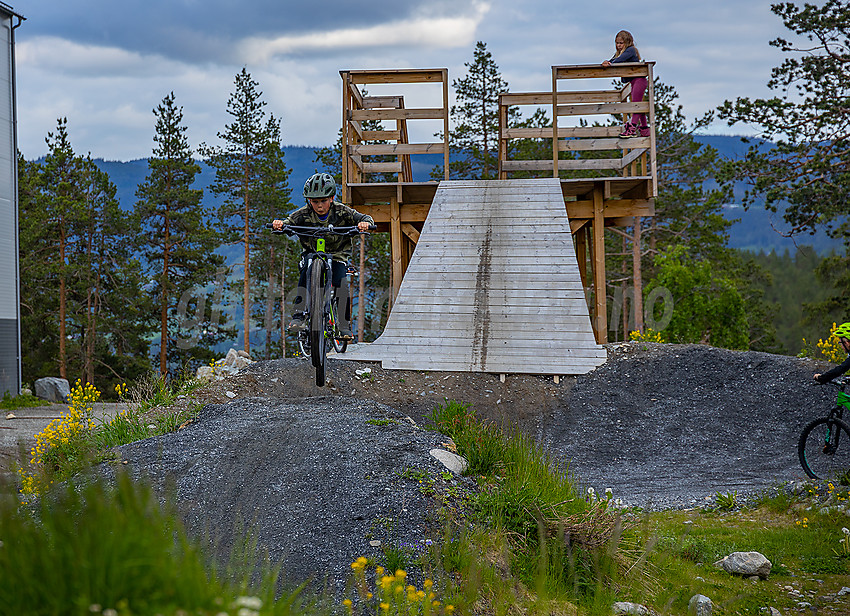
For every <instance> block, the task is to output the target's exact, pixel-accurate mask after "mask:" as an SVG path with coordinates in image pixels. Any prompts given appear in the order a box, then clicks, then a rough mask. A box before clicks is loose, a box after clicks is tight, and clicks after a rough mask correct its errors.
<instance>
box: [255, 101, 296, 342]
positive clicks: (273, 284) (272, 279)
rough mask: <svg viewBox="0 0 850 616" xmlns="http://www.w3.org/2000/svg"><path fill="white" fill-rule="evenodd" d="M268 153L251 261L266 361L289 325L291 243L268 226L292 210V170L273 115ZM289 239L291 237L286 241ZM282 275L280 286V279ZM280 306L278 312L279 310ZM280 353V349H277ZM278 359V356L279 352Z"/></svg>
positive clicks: (261, 165) (261, 171)
mask: <svg viewBox="0 0 850 616" xmlns="http://www.w3.org/2000/svg"><path fill="white" fill-rule="evenodd" d="M264 133H265V138H266V141H265V151H264V152H263V153H262V156H261V157H260V158H259V160H258V164H257V187H256V196H255V202H254V216H253V218H252V221H251V222H252V224H251V237H252V240H251V262H252V264H253V270H254V271H255V272H256V274H255V276H254V290H255V293H254V297H253V298H252V305H255V306H257V308H258V310H257V311H256V313H257V314H256V316H257V317H259V318H261V320H262V323H263V325H264V329H265V350H264V357H265V359H271V358H272V357H273V347H272V338H273V331H274V330H275V329H277V330H278V331H281V332H282V331H283V327H285V323H283V321H284V320H285V319H284V316H283V315H284V309H283V297H285V295H284V294H283V293H279V292H278V291H279V289H285V284H286V264H287V260H290V261H291V260H292V259H291V258H290V259H288V257H289V252H290V251H289V246H290V244H291V241H281V236H275V235H272V234H271V233H270V232H269V230H268V229H267V228H266V224H267V223H269V222H271V221H272V220H274V219H276V218H282V217H283V213H284V212H286V211H287V210H289V209H291V207H292V204H291V202H290V189H289V175H290V170H289V169H288V168H287V167H286V164H285V162H284V151H283V146H282V145H281V137H280V120H278V119H277V118H275V117H274V115H273V114H272V115H270V116H269V119H268V122H266V126H265V130H264ZM286 239H287V240H288V239H289V238H286ZM279 273H280V287H279V289H278V285H277V280H278V274H279ZM276 306H277V307H278V309H277V310H275V307H276ZM275 315H278V323H277V325H278V327H277V328H275ZM280 349H281V355H280V356H281V357H285V354H286V351H285V345H281V347H280ZM275 350H276V349H275ZM274 356H277V355H276V353H275V355H274Z"/></svg>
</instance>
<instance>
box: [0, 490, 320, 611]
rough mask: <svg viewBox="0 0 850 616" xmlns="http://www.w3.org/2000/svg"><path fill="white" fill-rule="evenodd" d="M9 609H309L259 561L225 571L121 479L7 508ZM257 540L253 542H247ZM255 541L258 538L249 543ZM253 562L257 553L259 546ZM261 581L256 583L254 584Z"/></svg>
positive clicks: (0, 567) (1, 591) (3, 591)
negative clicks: (282, 587) (254, 581)
mask: <svg viewBox="0 0 850 616" xmlns="http://www.w3.org/2000/svg"><path fill="white" fill-rule="evenodd" d="M0 529H2V543H0V580H3V582H0V605H2V606H3V612H4V613H7V614H30V615H33V616H39V615H42V614H44V615H47V614H91V613H95V614H115V615H116V616H117V615H122V616H129V615H131V614H163V615H171V614H181V613H182V614H188V613H191V614H210V615H212V614H222V613H225V614H227V613H229V614H237V613H240V614H248V613H249V612H242V611H240V610H241V609H242V608H246V607H253V608H256V609H254V610H253V611H252V612H250V613H252V614H259V613H262V614H300V613H310V614H317V613H320V612H319V611H318V610H317V608H316V606H315V605H314V606H312V607H310V610H309V612H308V611H306V610H307V608H306V607H304V602H302V600H301V598H300V596H299V593H300V591H299V590H298V589H296V590H290V591H287V592H284V593H282V594H280V595H279V596H278V597H277V598H276V594H277V593H278V592H279V588H278V585H279V579H278V572H277V570H276V569H274V568H273V567H270V566H268V565H264V566H262V568H261V571H260V572H259V573H260V575H259V576H257V575H256V571H255V568H256V566H257V565H256V563H251V564H247V561H245V560H244V559H239V558H237V559H236V560H234V562H235V563H237V564H238V563H240V562H241V563H243V564H245V565H246V566H244V567H243V568H242V569H241V570H240V569H238V568H237V569H234V568H231V569H229V570H226V571H219V570H217V568H216V566H215V565H214V564H211V563H212V562H213V561H212V559H211V558H209V557H208V555H207V554H205V553H204V550H202V549H201V548H200V547H198V546H197V545H196V544H194V543H193V542H192V541H190V539H189V538H187V535H186V533H185V531H184V529H183V527H182V525H181V523H180V522H179V518H178V516H177V514H176V512H175V511H173V510H171V509H169V508H163V507H162V506H161V505H160V504H159V500H158V498H157V497H156V495H155V494H154V493H153V491H152V490H151V489H150V488H149V487H147V486H145V485H142V484H139V483H135V482H133V481H132V480H131V479H130V478H129V477H128V476H125V475H119V476H118V477H117V479H116V481H115V484H114V485H107V484H106V483H104V482H102V481H90V482H88V483H85V484H81V485H74V484H72V483H70V482H69V483H67V484H65V485H63V486H60V487H57V488H55V489H53V490H52V491H51V492H50V494H49V495H47V496H45V497H44V498H42V499H41V500H40V501H39V503H38V505H37V506H35V507H18V506H16V504H15V503H14V500H13V499H3V500H2V502H0ZM246 541H248V540H246ZM246 545H250V542H248V543H246ZM250 560H256V551H255V550H250ZM254 578H257V579H260V580H261V581H260V582H259V583H258V584H256V585H251V583H250V580H251V579H254Z"/></svg>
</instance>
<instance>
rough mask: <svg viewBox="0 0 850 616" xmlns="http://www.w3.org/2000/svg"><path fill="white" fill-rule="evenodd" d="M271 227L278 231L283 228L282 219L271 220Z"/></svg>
mask: <svg viewBox="0 0 850 616" xmlns="http://www.w3.org/2000/svg"><path fill="white" fill-rule="evenodd" d="M272 229H274V230H275V231H280V230H281V229H283V221H282V220H273V221H272Z"/></svg>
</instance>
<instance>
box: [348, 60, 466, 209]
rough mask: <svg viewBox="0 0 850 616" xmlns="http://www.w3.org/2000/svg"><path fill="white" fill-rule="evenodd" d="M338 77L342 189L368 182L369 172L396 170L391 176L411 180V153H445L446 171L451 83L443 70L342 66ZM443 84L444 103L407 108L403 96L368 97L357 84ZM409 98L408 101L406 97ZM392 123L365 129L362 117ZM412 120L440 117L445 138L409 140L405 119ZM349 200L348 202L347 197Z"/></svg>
mask: <svg viewBox="0 0 850 616" xmlns="http://www.w3.org/2000/svg"><path fill="white" fill-rule="evenodd" d="M340 76H341V77H342V82H343V89H342V143H343V157H342V188H343V194H342V198H343V200H344V201H345V200H347V199H348V194H347V193H348V188H347V187H348V185H349V184H354V183H361V182H366V181H368V180H369V179H370V178H369V175H370V174H376V173H381V174H387V173H389V174H395V176H396V177H395V180H396V181H397V182H399V183H401V182H412V181H413V172H412V164H411V158H410V157H411V156H412V155H417V154H435V153H442V154H443V163H444V167H445V177H446V179H448V173H449V143H448V139H447V135H448V134H449V102H448V98H449V90H448V89H449V83H448V70H447V69H444V68H442V69H396V70H362V71H340ZM415 83H436V84H442V86H443V92H442V106H440V107H430V108H428V107H420V108H407V107H405V100H404V97H403V96H397V95H393V96H368V95H364V94H363V92H362V91H361V89H360V87H359V86H363V85H370V84H415ZM408 102H409V101H408ZM369 120H378V121H380V122H382V127H383V123H384V122H390V123H392V122H394V123H395V124H394V126H392V127H391V128H389V129H384V130H366V129H365V128H364V122H366V121H369ZM413 120H442V121H443V129H442V134H443V140H442V141H437V142H430V143H410V139H409V134H408V123H409V122H410V121H413ZM346 202H347V201H346Z"/></svg>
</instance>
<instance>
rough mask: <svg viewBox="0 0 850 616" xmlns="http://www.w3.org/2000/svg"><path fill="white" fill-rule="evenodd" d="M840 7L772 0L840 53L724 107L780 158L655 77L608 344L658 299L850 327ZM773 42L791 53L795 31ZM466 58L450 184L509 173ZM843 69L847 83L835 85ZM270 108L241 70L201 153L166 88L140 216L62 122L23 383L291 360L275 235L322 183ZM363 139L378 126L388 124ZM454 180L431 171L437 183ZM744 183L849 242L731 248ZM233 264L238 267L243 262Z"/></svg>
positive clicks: (646, 316)
mask: <svg viewBox="0 0 850 616" xmlns="http://www.w3.org/2000/svg"><path fill="white" fill-rule="evenodd" d="M840 8H841V4H840V2H834V1H828V2H827V3H826V4H825V5H824V7H822V8H821V9H820V10H819V11H812V10H805V11H803V10H800V9H798V8H797V7H795V6H794V5H793V4H785V5H776V6H775V7H774V9H773V10H774V11H775V12H776V13H777V14H778V15H779V16H780V17H781V18H782V19H783V20H784V22H785V25H786V27H787V28H788V29H789V30H790V31H792V32H796V33H798V34H801V35H803V36H808V35H811V36H813V37H815V40H817V41H827V43H824V44H822V45H821V46H820V47H816V48H814V49H810V50H809V51H808V55H803V56H802V57H800V56H799V54H798V55H794V56H793V58H794V59H792V60H789V61H787V62H786V63H784V64H783V65H782V66H780V67H778V68H777V69H775V70H774V77H773V79H772V80H771V82H770V83H769V84H768V85H769V87H770V88H771V89H773V90H775V93H776V96H775V97H774V98H772V99H766V100H762V99H755V100H750V99H744V98H739V99H737V100H736V101H725V102H719V106H718V111H717V113H718V114H719V116H720V117H721V118H722V119H725V120H727V121H728V122H729V123H730V125H734V124H736V123H738V122H746V123H748V124H749V125H750V126H758V127H760V128H761V130H762V134H761V137H763V138H764V139H766V140H768V141H771V142H772V144H773V147H771V148H769V149H768V148H765V147H764V146H763V143H764V142H763V141H762V140H759V141H757V142H754V143H753V144H752V147H751V148H750V150H749V152H748V153H747V154H746V155H745V156H744V157H741V158H738V159H736V160H727V159H724V158H723V157H721V156H720V155H719V154H718V152H717V151H716V150H715V149H714V148H712V147H709V146H707V145H704V144H701V143H699V142H698V141H697V140H696V139H695V137H694V135H695V134H696V133H697V132H698V131H700V130H701V129H704V128H705V127H706V126H708V125H709V124H710V123H711V122H712V121H713V119H714V117H715V114H714V113H711V112H710V113H707V114H705V115H704V116H703V117H701V118H698V119H694V120H689V119H688V118H686V117H685V116H684V114H683V111H682V107H681V105H679V104H678V93H677V92H676V90H675V88H674V87H673V86H671V85H669V84H665V83H663V82H661V81H659V80H658V79H656V81H655V84H654V92H655V119H656V127H655V128H656V152H657V160H656V166H657V173H658V197H657V199H656V203H655V216H653V217H647V218H636V219H635V221H634V224H633V226H631V227H611V228H609V229H606V240H605V241H606V254H607V260H606V265H607V268H608V271H607V279H608V286H607V289H606V296H607V299H608V307H609V332H608V337H609V340H612V341H616V340H623V339H626V338H627V337H628V333H629V332H630V331H632V330H634V329H638V330H642V329H645V328H646V327H647V323H648V322H651V323H653V324H654V323H657V322H660V321H661V320H662V319H661V318H660V316H659V315H656V314H654V312H653V311H654V310H660V309H663V308H664V307H663V306H661V307H659V306H658V304H653V303H650V304H647V305H645V307H644V308H643V309H642V308H641V306H642V304H644V302H642V301H636V300H642V299H644V298H647V297H652V294H653V293H654V292H655V294H656V295H657V294H658V292H660V291H662V290H663V292H664V293H666V294H668V295H669V297H671V298H672V300H673V303H672V305H673V310H672V313H671V314H670V315H669V319H663V321H664V328H663V331H662V332H660V333H661V335H662V336H663V338H664V339H665V340H667V341H669V342H705V343H709V344H712V345H715V346H721V347H726V348H732V349H753V350H763V351H769V352H778V353H791V354H796V353H798V352H800V351H801V350H802V345H803V341H802V339H803V338H806V339H807V340H808V341H810V342H811V341H812V340H813V339H814V341H816V339H817V337H825V335H826V334H827V333H828V331H829V330H828V327H829V325H830V324H831V323H832V322H833V321H842V320H850V301H848V300H850V297H849V296H850V260H849V259H848V256H847V255H848V252H847V250H846V247H847V246H848V244H850V228H848V227H850V225H848V215H847V211H848V209H847V206H846V204H847V202H848V201H847V191H848V187H850V177H849V176H848V172H847V171H846V169H848V168H850V165H848V164H847V163H848V160H847V157H848V156H850V154H848V152H850V148H846V147H844V146H846V145H847V140H848V137H846V135H847V134H850V133H847V132H846V131H845V132H844V133H842V132H841V130H840V127H841V126H842V123H846V122H847V120H845V119H844V117H843V114H842V110H841V108H840V107H841V103H840V100H843V99H841V98H839V97H836V93H837V92H838V90H839V89H840V88H842V87H843V88H845V90H844V91H846V88H847V86H848V85H850V84H846V83H844V82H845V81H847V80H848V79H850V77H848V75H847V73H848V71H847V70H846V69H847V66H846V65H845V64H846V62H847V60H846V57H847V56H846V54H845V55H843V56H842V55H841V54H837V53H835V50H833V49H831V48H830V45H832V44H833V41H834V40H836V38H835V37H832V38H830V36H831V34H834V33H835V32H834V30H835V27H836V26H835V23H836V22H835V20H834V18H835V16H836V12H838V11H839V9H840ZM845 43H846V41H845ZM771 44H773V45H776V46H778V47H780V48H782V49H783V50H784V51H789V52H792V51H794V50H795V47H794V45H793V44H792V43H790V42H788V41H785V40H784V39H781V38H778V39H776V40H775V41H773V42H772V43H771ZM465 66H466V69H467V73H466V75H465V76H463V77H462V78H460V79H455V80H454V81H453V83H452V86H453V88H454V92H455V97H456V104H454V105H453V106H452V108H451V120H452V129H451V131H450V134H449V142H450V147H451V154H452V155H451V159H450V160H451V162H450V169H449V174H450V177H452V178H453V179H454V178H457V179H461V178H474V179H488V178H494V177H496V174H497V156H498V134H499V128H498V122H499V120H498V94H499V93H500V92H506V91H509V84H508V83H507V82H506V81H505V80H504V79H503V77H502V75H501V73H500V71H499V68H498V65H497V64H496V63H495V61H494V59H493V57H492V55H491V53H490V52H489V51H488V50H487V47H486V44H485V43H483V42H479V43H478V44H477V45H476V47H475V49H474V52H473V57H472V60H471V61H470V62H468V63H466V65H465ZM828 70H832V71H834V72H833V73H832V76H833V78H832V79H830V80H824V79H822V77H823V75H824V74H826V71H828ZM836 74H837V76H836ZM792 82H796V83H800V84H804V87H805V89H806V91H807V93H808V96H807V97H805V98H802V99H799V100H798V99H796V98H789V97H788V93H787V84H789V83H792ZM839 82H840V83H839ZM266 107H267V104H266V102H265V101H264V100H263V95H262V92H261V91H260V84H259V83H258V82H256V81H255V80H254V79H253V78H252V76H251V74H250V73H249V72H248V71H247V70H246V69H242V70H241V71H240V72H239V73H238V74H237V75H236V77H235V80H234V88H233V91H232V93H231V94H230V96H229V98H228V100H227V113H228V115H229V117H230V120H231V121H230V123H228V124H227V125H225V126H224V127H222V130H221V131H220V132H219V133H217V135H216V136H215V137H216V141H215V143H214V144H213V143H210V144H208V143H202V144H201V146H200V147H199V148H198V150H197V151H193V150H192V149H191V148H190V147H189V145H188V141H187V139H186V135H185V133H186V130H187V127H186V125H185V124H184V122H183V110H182V107H181V106H180V105H179V104H178V102H177V101H176V98H175V96H174V94H173V93H169V94H167V95H166V96H165V97H164V98H163V99H162V102H161V104H160V105H158V106H157V108H156V109H154V110H153V116H154V123H153V134H154V148H153V151H152V152H151V156H150V157H149V159H148V174H147V177H146V178H145V180H144V181H143V182H142V183H141V184H140V185H139V186H138V187H137V190H136V201H135V203H134V204H133V207H132V209H130V211H127V208H126V204H125V209H123V210H122V208H120V207H119V204H118V201H117V199H116V197H115V186H114V184H113V183H112V182H111V181H110V179H109V177H108V175H107V174H106V173H104V172H102V171H100V170H98V168H97V167H96V166H95V165H94V164H93V162H92V160H91V158H90V156H82V155H80V154H78V153H76V152H75V151H74V149H73V146H72V143H71V138H70V133H71V128H69V125H70V126H71V127H72V123H69V122H68V121H67V120H66V119H64V118H62V119H59V120H58V121H57V125H56V128H55V130H54V131H52V132H50V133H48V135H47V138H46V142H47V146H48V153H47V156H46V157H45V158H44V159H43V160H40V161H37V162H32V161H26V160H24V159H23V158H20V159H19V175H20V181H19V200H20V261H21V272H22V280H21V317H22V328H21V329H22V350H23V374H24V380H25V381H29V382H31V381H32V380H34V379H36V378H39V377H41V376H49V375H57V374H58V375H60V376H63V377H65V378H68V379H70V380H75V379H77V378H82V379H83V380H84V381H88V382H92V383H98V384H99V385H100V387H101V390H105V391H110V390H111V388H112V385H113V384H115V383H120V382H126V381H133V380H135V379H137V378H138V377H139V376H141V375H142V374H143V373H146V372H149V371H150V370H152V369H153V370H156V371H159V372H161V373H163V374H168V373H171V374H174V373H175V372H177V371H179V370H181V369H183V368H189V369H194V368H195V367H197V366H198V365H199V364H202V363H209V362H210V361H212V360H213V359H214V358H216V357H218V356H220V355H221V349H222V348H223V347H224V348H226V347H227V346H229V345H232V346H238V347H239V348H243V349H245V350H246V351H248V352H250V353H251V354H252V356H254V357H255V358H258V357H259V358H276V357H282V356H285V355H286V353H287V336H286V332H285V329H284V328H285V324H286V322H287V304H286V301H287V297H288V296H289V295H291V294H292V291H293V289H294V286H295V282H296V281H297V269H298V258H299V253H300V250H299V249H298V247H297V245H296V244H295V243H294V242H293V241H292V240H290V239H288V238H286V237H283V236H272V235H271V234H270V233H268V232H267V230H266V228H265V224H266V223H267V222H268V221H269V220H271V219H272V218H273V217H275V216H276V215H278V214H279V213H282V212H287V211H290V210H292V209H294V208H295V207H298V206H300V205H301V204H302V202H303V199H302V197H301V186H302V184H303V181H304V180H305V179H306V178H292V177H290V175H291V172H290V170H289V168H288V167H287V164H286V163H287V161H286V158H285V155H284V150H283V147H282V145H281V144H282V138H283V137H282V120H281V118H279V117H276V116H275V115H274V114H273V113H268V112H267V109H266ZM792 119H793V121H792ZM508 121H509V124H510V125H511V126H515V127H545V126H551V121H552V119H551V118H549V117H548V116H547V114H546V111H545V110H543V109H538V110H537V111H536V112H535V113H534V114H533V115H532V116H530V117H521V116H519V114H516V115H512V116H510V117H509V118H508ZM622 121H623V119H622V118H619V117H611V118H610V120H609V122H610V123H612V124H618V123H621V122H622ZM780 126H781V127H783V129H782V130H781V131H779V130H778V128H777V127H780ZM367 128H368V129H369V130H376V131H380V130H382V126H381V124H380V122H375V123H374V126H369V127H367ZM341 145H342V144H341V139H339V140H338V141H337V143H336V144H335V145H333V146H330V147H327V148H322V149H320V150H317V152H316V163H317V167H318V168H323V169H325V170H327V171H328V172H330V173H332V174H334V175H336V176H337V177H339V175H340V168H341ZM511 147H513V148H514V151H512V152H511V154H510V157H511V159H545V158H548V157H549V156H551V151H552V144H551V140H546V139H522V140H515V142H514V143H513V145H512V146H511ZM592 154H593V153H582V155H583V156H587V155H592ZM562 155H563V156H569V155H570V153H567V152H564V153H562ZM198 160H204V161H205V162H206V163H207V164H209V165H210V166H211V167H212V168H213V169H214V170H215V180H214V182H213V183H212V185H211V186H210V187H209V189H208V190H209V191H210V192H211V193H212V194H213V195H214V196H215V203H216V205H215V206H209V205H205V202H206V203H209V200H206V201H205V200H204V199H203V191H202V190H200V189H198V188H194V187H193V184H194V181H195V179H196V177H197V175H198V174H199V173H200V167H199V163H198ZM442 175H443V170H442V169H441V168H435V170H434V176H435V177H442ZM521 175H523V174H517V175H516V176H515V177H520V176H521ZM526 175H527V174H526ZM370 179H373V180H378V179H381V178H378V177H374V178H370ZM384 179H390V178H384ZM736 182H737V183H741V182H743V183H745V184H746V185H747V186H748V192H747V194H746V197H745V203H746V204H751V203H754V202H755V201H756V200H760V201H763V202H764V203H765V205H766V207H768V208H773V209H776V208H777V207H782V208H783V209H784V211H785V219H786V221H787V222H788V223H789V224H790V225H791V227H792V231H793V232H795V233H805V232H808V231H812V230H826V231H827V232H829V233H830V235H831V236H832V237H836V238H840V239H842V240H843V242H844V245H845V250H844V251H843V252H841V253H834V254H831V255H829V256H827V257H825V258H823V257H819V256H818V255H817V254H816V253H815V252H814V251H812V250H809V249H807V248H805V247H801V248H800V249H798V250H797V251H796V253H785V254H782V255H777V254H770V255H764V254H751V253H747V252H743V251H739V250H736V249H733V248H731V247H730V246H729V243H728V237H729V236H728V232H729V227H730V226H731V224H732V223H731V222H730V221H728V220H726V219H725V218H724V217H723V215H722V213H721V208H722V206H723V204H724V203H728V202H730V200H731V186H732V185H733V183H736ZM364 241H365V242H366V243H367V245H366V246H365V252H364V254H365V258H364V261H363V263H362V271H361V274H362V276H363V277H364V279H365V281H366V288H367V290H366V293H365V295H364V296H363V298H361V299H360V301H359V302H358V303H359V304H360V305H362V306H363V308H364V312H365V313H367V315H366V322H367V323H369V336H371V337H374V335H375V334H376V333H378V332H379V330H380V326H381V323H382V318H383V317H384V316H385V313H386V294H385V292H384V291H385V289H387V288H388V287H389V283H390V281H389V242H388V238H387V237H386V236H385V235H384V234H371V235H370V236H369V237H368V239H366V240H364ZM225 253H226V254H229V255H232V254H238V255H239V257H238V258H237V259H236V262H235V263H230V264H228V263H226V261H225V258H224V256H223V254H225ZM354 295H355V296H356V295H357V294H356V292H355V294H354ZM246 321H247V322H248V323H249V325H248V327H245V322H246ZM367 339H369V338H368V337H367Z"/></svg>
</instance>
